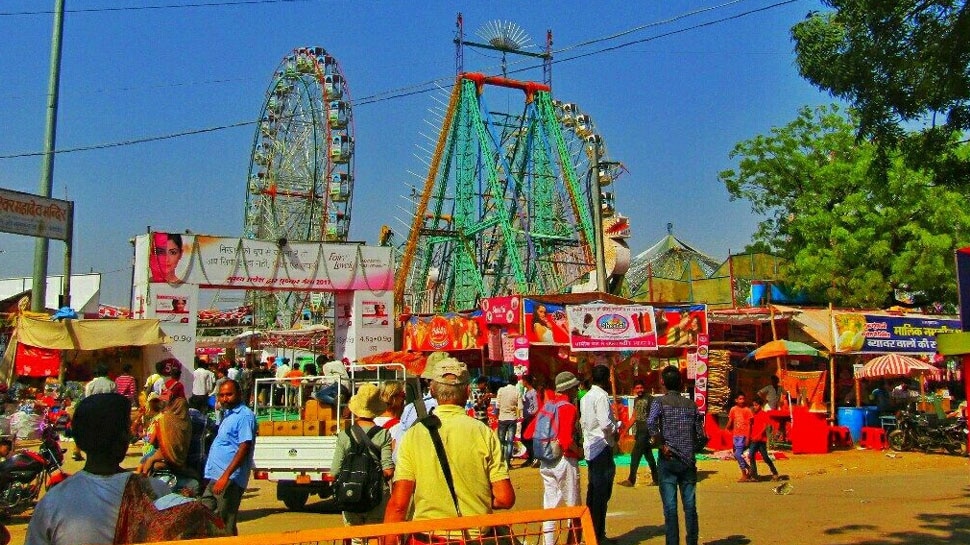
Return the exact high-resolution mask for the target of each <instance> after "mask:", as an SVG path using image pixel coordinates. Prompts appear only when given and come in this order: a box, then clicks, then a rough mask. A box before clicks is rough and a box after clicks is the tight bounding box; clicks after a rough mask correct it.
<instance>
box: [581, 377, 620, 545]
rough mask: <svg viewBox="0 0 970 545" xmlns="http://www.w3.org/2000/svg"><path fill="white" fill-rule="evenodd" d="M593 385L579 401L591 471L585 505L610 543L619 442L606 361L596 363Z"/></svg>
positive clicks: (600, 539) (598, 531)
mask: <svg viewBox="0 0 970 545" xmlns="http://www.w3.org/2000/svg"><path fill="white" fill-rule="evenodd" d="M590 375H591V376H590V381H591V382H592V385H591V386H590V388H589V391H588V392H586V395H584V396H583V398H582V399H581V400H580V401H579V414H580V418H579V422H580V425H581V426H582V428H583V454H584V455H585V456H586V464H587V467H588V468H589V469H588V473H589V483H588V484H587V486H586V506H587V507H589V514H590V516H591V518H592V519H593V529H594V530H596V541H598V542H599V543H607V542H609V540H608V539H607V538H606V510H607V504H608V503H609V501H610V496H612V495H613V479H614V478H616V462H615V461H613V446H614V445H615V444H616V431H617V428H618V426H617V422H616V416H615V415H614V414H613V406H612V403H610V395H609V394H607V393H606V388H607V387H608V386H609V383H610V368H609V367H607V366H605V365H597V366H595V367H593V371H592V372H591V373H590Z"/></svg>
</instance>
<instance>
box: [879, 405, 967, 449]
mask: <svg viewBox="0 0 970 545" xmlns="http://www.w3.org/2000/svg"><path fill="white" fill-rule="evenodd" d="M896 426H897V428H896V429H895V430H893V431H892V432H890V433H889V437H888V440H889V448H891V449H893V450H895V451H906V450H911V449H919V450H922V451H924V452H927V451H930V450H941V449H942V450H945V451H946V452H948V453H950V454H966V452H967V421H966V419H965V418H958V419H956V420H952V419H950V420H943V421H938V422H936V421H931V419H930V418H929V417H928V416H927V415H925V414H922V413H918V412H915V411H913V410H902V411H900V412H899V415H898V416H897V417H896Z"/></svg>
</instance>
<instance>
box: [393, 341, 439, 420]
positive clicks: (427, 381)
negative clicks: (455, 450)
mask: <svg viewBox="0 0 970 545" xmlns="http://www.w3.org/2000/svg"><path fill="white" fill-rule="evenodd" d="M447 357H448V353H447V352H442V351H440V350H439V351H437V352H432V353H430V354H428V358H427V360H426V363H425V365H424V371H423V372H422V373H421V382H422V384H423V385H426V386H427V387H428V388H427V393H426V394H425V395H424V396H423V397H422V398H421V400H422V401H423V402H424V411H425V414H431V412H432V411H433V410H434V408H435V407H437V406H438V401H437V400H436V399H435V398H434V397H433V396H432V395H431V389H430V386H431V377H432V375H434V370H435V366H436V365H437V364H438V362H439V361H441V360H443V359H445V358H447ZM420 394H421V393H420V392H418V395H420ZM417 421H418V408H417V407H416V406H415V405H414V403H408V404H407V405H405V406H404V410H403V411H402V412H401V434H402V435H403V434H404V432H406V431H408V429H410V428H411V426H413V425H414V424H415V422H417Z"/></svg>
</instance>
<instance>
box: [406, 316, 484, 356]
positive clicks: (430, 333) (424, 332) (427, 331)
mask: <svg viewBox="0 0 970 545" xmlns="http://www.w3.org/2000/svg"><path fill="white" fill-rule="evenodd" d="M480 319H481V318H480V317H478V316H476V317H465V316H459V315H457V314H452V315H449V316H412V317H411V319H410V320H408V321H407V323H406V324H404V350H421V351H424V352H430V351H435V350H468V349H473V348H474V349H477V348H481V347H482V346H485V341H486V336H485V334H484V328H483V327H482V324H481V322H480Z"/></svg>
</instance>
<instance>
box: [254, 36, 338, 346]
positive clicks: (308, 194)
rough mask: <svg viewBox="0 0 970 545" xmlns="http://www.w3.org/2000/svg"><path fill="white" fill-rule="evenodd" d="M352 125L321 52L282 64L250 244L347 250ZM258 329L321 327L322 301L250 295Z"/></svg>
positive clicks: (269, 110)
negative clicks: (311, 244) (340, 245)
mask: <svg viewBox="0 0 970 545" xmlns="http://www.w3.org/2000/svg"><path fill="white" fill-rule="evenodd" d="M353 188H354V121H353V110H352V108H351V98H350V91H349V89H348V86H347V80H346V78H345V77H344V76H343V73H342V71H341V69H340V64H339V63H338V62H337V59H335V58H334V57H333V56H332V55H330V54H328V53H327V51H326V50H325V49H324V48H322V47H300V48H297V49H294V50H293V51H292V52H291V53H290V54H288V55H287V56H286V57H284V58H283V61H282V62H281V63H280V65H279V67H278V68H277V69H276V72H274V74H273V79H272V81H271V83H270V85H269V88H268V89H267V91H266V99H265V101H264V103H263V107H262V111H261V113H260V117H259V124H258V126H257V129H256V135H255V137H254V138H253V147H252V153H251V155H250V162H249V177H248V182H247V186H246V209H245V231H244V233H245V236H246V237H247V238H253V239H261V240H274V241H279V242H280V243H282V244H285V242H286V241H323V242H343V241H346V240H347V236H348V233H349V232H350V219H351V205H352V203H353ZM249 298H250V299H251V300H252V302H253V305H254V313H255V324H256V325H257V326H259V327H280V328H289V327H291V326H292V325H293V324H294V323H296V322H297V321H299V320H303V321H310V322H319V321H320V319H321V318H322V313H323V312H324V311H325V310H326V309H325V308H323V307H324V306H325V305H324V304H323V303H322V301H323V300H324V298H321V297H320V295H319V294H315V296H313V297H311V295H310V294H307V293H301V292H272V293H269V294H267V293H261V292H253V293H252V294H251V295H250V297H249Z"/></svg>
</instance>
